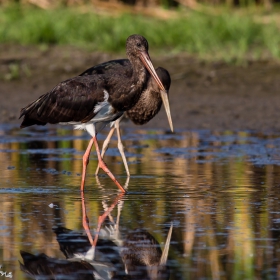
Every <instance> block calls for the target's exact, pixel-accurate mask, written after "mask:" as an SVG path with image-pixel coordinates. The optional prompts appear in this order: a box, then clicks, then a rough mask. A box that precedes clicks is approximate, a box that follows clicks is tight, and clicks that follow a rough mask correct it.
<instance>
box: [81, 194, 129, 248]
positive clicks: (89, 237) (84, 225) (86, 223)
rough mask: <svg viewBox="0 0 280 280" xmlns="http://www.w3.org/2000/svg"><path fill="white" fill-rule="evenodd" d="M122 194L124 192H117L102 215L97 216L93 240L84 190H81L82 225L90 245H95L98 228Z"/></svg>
mask: <svg viewBox="0 0 280 280" xmlns="http://www.w3.org/2000/svg"><path fill="white" fill-rule="evenodd" d="M123 196H124V193H121V194H119V195H118V196H117V197H116V198H115V200H114V202H113V203H112V205H111V206H110V207H109V208H108V209H107V210H106V211H105V212H104V214H103V215H102V216H99V217H98V224H97V229H96V234H95V238H94V240H93V239H92V236H91V233H90V228H89V220H88V216H87V212H86V205H85V198H84V192H81V198H82V211H83V227H84V229H85V231H86V234H87V236H88V239H89V242H90V244H91V246H92V247H94V248H95V247H96V244H97V240H98V235H99V232H100V228H101V225H102V223H103V222H104V220H105V219H106V217H107V216H108V215H109V214H110V212H111V211H112V210H113V209H114V207H115V206H116V205H117V204H118V202H119V201H120V200H121V199H122V197H123Z"/></svg>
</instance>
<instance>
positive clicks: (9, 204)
mask: <svg viewBox="0 0 280 280" xmlns="http://www.w3.org/2000/svg"><path fill="white" fill-rule="evenodd" d="M4 133H5V134H6V135H7V136H9V135H10V134H11V131H4ZM129 133H131V134H132V138H131V139H126V140H125V141H124V144H125V146H126V151H127V152H128V154H130V155H131V156H129V157H128V161H129V168H130V172H131V175H132V176H131V179H130V182H129V186H128V190H129V195H127V196H125V197H124V199H123V201H122V205H121V207H120V208H121V209H119V210H118V207H116V208H115V209H114V210H113V211H112V213H111V214H112V217H113V218H114V219H115V220H116V217H117V215H118V211H120V222H119V227H120V231H121V233H122V234H123V235H125V233H126V232H127V231H128V230H129V229H134V228H136V227H141V228H146V229H147V230H148V231H149V232H150V233H151V234H152V235H153V236H154V237H155V238H156V239H157V240H158V242H159V243H160V244H161V245H163V244H162V243H163V242H164V241H165V238H166V234H167V232H168V227H169V224H170V222H171V221H173V222H174V231H173V235H172V244H171V248H170V252H169V256H170V259H171V260H172V261H171V267H172V274H171V278H170V279H202V278H203V279H264V278H269V277H272V278H275V279H276V278H278V277H280V276H279V275H278V273H279V272H278V269H277V266H278V262H277V260H278V258H279V257H280V256H279V250H278V247H279V241H278V237H277V234H276V233H277V232H278V231H279V223H280V204H279V201H280V194H279V192H278V190H277V188H278V186H279V182H280V177H279V174H280V172H279V171H280V167H279V163H280V162H279V163H278V164H277V161H276V162H275V161H274V162H273V164H268V163H267V161H266V160H267V158H266V156H267V152H266V151H265V152H264V153H261V152H260V153H259V155H258V154H254V153H255V150H253V151H252V150H251V148H252V147H254V145H258V146H257V148H256V151H258V149H259V150H260V151H261V148H262V147H270V146H271V145H272V146H273V149H274V153H275V154H277V153H278V151H279V150H278V148H279V147H278V142H277V141H276V140H277V137H276V136H275V135H272V136H271V141H272V143H269V144H267V142H262V141H264V140H267V139H268V138H269V137H270V136H267V135H252V134H250V133H248V132H238V133H235V132H230V131H227V132H225V133H220V132H213V133H210V132H209V134H203V133H200V132H193V131H192V132H182V133H180V134H177V135H174V136H170V135H165V134H164V132H162V131H156V130H155V131H150V132H148V133H147V132H146V131H145V130H132V131H129ZM46 134H47V136H46ZM13 135H14V136H15V137H16V136H17V131H16V130H13ZM36 135H42V137H41V139H40V140H36V137H33V136H32V135H29V134H28V133H27V135H26V138H25V139H24V141H22V142H20V141H18V142H17V141H14V140H13V141H7V142H3V143H0V150H1V152H0V170H2V174H1V186H0V191H1V196H0V235H1V239H0V264H3V265H4V267H5V269H6V270H7V271H12V272H13V276H14V279H19V280H21V279H27V278H26V276H24V274H23V273H22V272H21V271H20V270H19V265H18V260H21V256H20V254H19V250H25V251H27V252H31V253H33V254H36V253H45V254H46V255H48V256H51V257H57V258H64V256H63V254H62V253H61V252H60V250H59V246H58V244H57V241H56V238H55V235H54V233H53V231H52V227H54V226H56V225H63V226H65V227H67V228H69V229H73V230H81V231H82V230H83V227H82V219H81V218H82V210H81V199H80V192H79V186H80V179H81V177H80V176H79V174H80V173H81V166H82V162H81V159H82V155H83V152H84V150H85V149H86V146H87V143H88V139H86V138H85V137H83V135H84V134H83V133H82V132H81V131H74V132H72V131H71V130H67V129H64V128H63V129H62V128H58V129H57V130H56V129H51V130H47V131H42V132H40V131H39V132H37V134H36ZM72 135H74V136H75V137H74V138H71V137H70V139H69V136H72ZM123 135H126V133H125V132H123ZM102 136H103V137H104V135H102ZM213 136H214V137H213ZM49 137H57V138H55V140H49V139H51V138H49ZM211 137H212V138H211ZM252 137H254V139H253V140H252ZM42 138H43V139H42ZM15 139H17V138H15ZM211 139H212V140H211ZM274 139H276V140H274ZM254 141H255V142H254ZM256 141H257V142H256ZM273 141H275V142H273ZM246 145H249V146H246ZM110 147H114V148H115V147H117V142H116V138H113V141H112V143H111V144H110ZM244 147H245V148H244ZM161 149H165V150H163V152H162V150H161ZM176 149H177V150H176ZM240 149H241V151H240ZM36 151H38V152H36ZM44 151H45V152H44ZM46 151H49V152H46ZM69 151H70V152H69ZM232 151H234V152H232ZM252 154H253V156H252ZM275 154H274V156H275ZM258 156H259V157H260V162H261V160H263V162H264V163H263V164H259V163H258V164H255V163H254V162H252V159H255V158H257V157H258ZM105 161H106V162H107V164H108V166H109V168H110V169H111V171H112V172H113V173H114V174H115V175H116V176H117V178H118V179H119V180H120V182H121V183H122V184H124V183H125V181H126V174H125V169H124V167H123V164H122V163H121V158H120V156H119V154H118V152H117V151H116V150H113V152H111V153H109V155H107V156H106V158H105ZM96 166H97V162H96V155H95V152H94V151H93V152H92V155H91V160H90V164H89V167H88V176H87V181H86V192H85V201H86V206H87V212H88V217H89V220H90V227H91V228H92V229H93V228H95V227H96V226H97V221H98V216H99V215H101V214H102V213H103V212H104V211H105V210H106V207H108V205H110V203H112V201H113V200H114V198H115V196H116V194H117V192H118V191H117V188H116V186H115V185H114V183H113V182H112V181H111V180H110V179H109V178H107V177H106V176H105V175H101V176H99V181H100V182H98V180H96V178H95V176H94V175H93V174H94V172H95V169H96ZM64 171H66V172H64ZM68 172H69V173H68ZM51 203H53V204H54V205H55V207H53V208H50V207H49V205H50V204H51ZM106 205H107V206H106Z"/></svg>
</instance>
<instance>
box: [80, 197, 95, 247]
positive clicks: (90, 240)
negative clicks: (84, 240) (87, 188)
mask: <svg viewBox="0 0 280 280" xmlns="http://www.w3.org/2000/svg"><path fill="white" fill-rule="evenodd" d="M81 198H82V211H83V227H84V229H85V231H86V234H87V236H88V240H89V242H90V244H91V246H93V244H94V242H93V239H92V236H91V234H90V229H89V221H88V216H87V210H86V204H85V198H84V192H81Z"/></svg>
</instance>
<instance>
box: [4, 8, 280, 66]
mask: <svg viewBox="0 0 280 280" xmlns="http://www.w3.org/2000/svg"><path fill="white" fill-rule="evenodd" d="M135 33H138V34H142V35H143V36H145V37H146V38H147V39H148V41H149V43H150V46H152V49H153V52H154V53H155V52H156V51H159V52H161V53H163V52H168V53H170V52H173V53H176V52H188V53H190V54H195V55H198V56H199V57H202V58H210V59H222V60H226V61H232V60H241V61H242V60H244V59H246V58H248V57H250V58H253V59H258V58H264V57H265V58H277V59H279V58H280V32H279V30H278V28H277V26H276V24H273V23H269V24H263V23H258V22H256V21H255V20H254V18H253V16H251V15H248V14H246V15H240V14H237V13H233V12H232V11H231V12H230V11H224V12H223V13H219V14H218V15H209V14H203V13H198V12H190V13H188V14H183V13H180V12H178V17H176V18H172V19H169V20H160V19H155V18H148V17H143V16H135V15H127V14H122V15H120V16H118V17H112V16H105V15H97V14H94V13H90V12H89V13H79V12H77V11H75V10H74V9H70V8H64V9H56V10H41V9H38V8H34V7H22V6H8V7H1V8H0V43H19V44H69V45H73V46H81V47H87V48H90V49H91V50H98V51H109V52H119V51H122V52H123V51H124V46H125V41H126V38H127V37H128V36H129V35H131V34H135Z"/></svg>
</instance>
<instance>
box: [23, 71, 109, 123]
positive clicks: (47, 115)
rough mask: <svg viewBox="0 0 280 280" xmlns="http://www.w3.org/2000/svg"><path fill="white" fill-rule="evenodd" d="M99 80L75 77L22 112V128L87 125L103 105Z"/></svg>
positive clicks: (60, 84)
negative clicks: (99, 106) (72, 122)
mask: <svg viewBox="0 0 280 280" xmlns="http://www.w3.org/2000/svg"><path fill="white" fill-rule="evenodd" d="M100 79H101V78H99V79H97V78H96V79H92V77H89V76H85V77H80V76H78V77H75V78H72V79H69V80H66V81H64V82H62V83H59V84H58V85H57V86H56V87H55V88H53V89H52V90H51V91H50V92H48V93H46V94H44V95H42V96H41V97H39V98H38V99H37V100H35V101H34V102H32V103H31V104H29V105H28V106H27V107H25V108H23V109H22V110H21V115H20V118H21V117H22V116H24V119H23V122H22V124H21V127H26V126H30V125H33V124H41V125H44V124H46V123H52V124H55V123H59V122H71V121H76V122H80V121H82V122H83V121H86V120H88V119H91V118H93V117H94V115H95V112H94V108H95V105H96V104H97V103H99V102H103V101H104V93H103V91H102V90H101V87H99V82H102V81H100Z"/></svg>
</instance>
